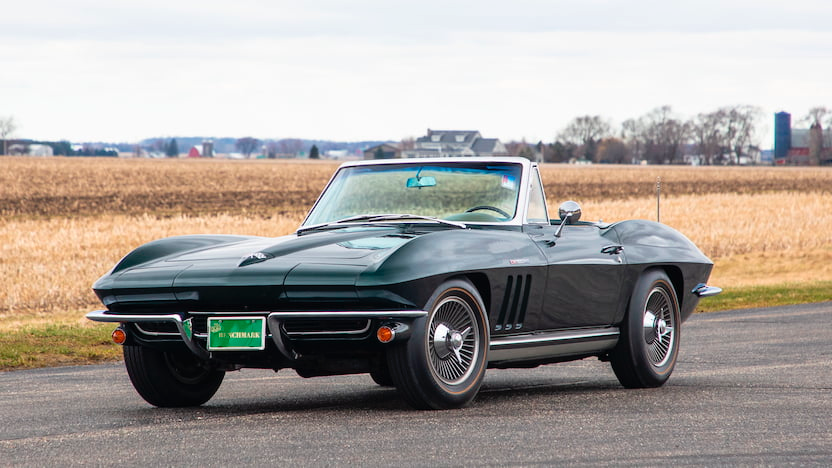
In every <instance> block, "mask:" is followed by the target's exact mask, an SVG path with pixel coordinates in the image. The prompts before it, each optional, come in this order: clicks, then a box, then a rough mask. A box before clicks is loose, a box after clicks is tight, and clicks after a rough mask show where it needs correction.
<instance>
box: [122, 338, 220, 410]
mask: <svg viewBox="0 0 832 468" xmlns="http://www.w3.org/2000/svg"><path fill="white" fill-rule="evenodd" d="M124 364H125V366H126V367H127V375H129V376H130V382H132V383H133V387H134V388H135V389H136V391H137V392H139V395H141V397H142V398H144V399H145V401H147V402H148V403H150V404H151V405H153V406H160V407H166V408H173V407H184V406H199V405H201V404H203V403H205V402H206V401H208V400H210V399H211V397H212V396H214V394H215V393H217V389H219V388H220V384H221V383H222V379H223V377H225V372H223V371H218V370H213V369H208V368H206V367H205V365H204V363H203V362H201V361H200V360H199V359H198V358H197V357H196V356H194V355H193V354H192V353H191V352H190V351H181V352H176V353H174V352H166V351H159V350H156V349H152V348H148V347H145V346H133V345H125V346H124Z"/></svg>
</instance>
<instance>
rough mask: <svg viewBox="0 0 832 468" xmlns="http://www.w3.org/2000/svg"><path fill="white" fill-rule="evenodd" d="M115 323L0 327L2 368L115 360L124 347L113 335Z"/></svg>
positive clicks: (0, 361) (29, 367)
mask: <svg viewBox="0 0 832 468" xmlns="http://www.w3.org/2000/svg"><path fill="white" fill-rule="evenodd" d="M114 328H115V326H114V325H113V324H95V325H93V326H80V325H69V324H54V325H30V326H25V327H23V328H21V329H19V330H10V331H0V370H12V369H31V368H36V367H53V366H67V365H77V364H92V363H96V362H103V361H114V360H117V359H120V358H121V347H120V346H118V345H116V344H114V343H113V341H112V339H111V338H110V334H111V333H112V331H113V329H114Z"/></svg>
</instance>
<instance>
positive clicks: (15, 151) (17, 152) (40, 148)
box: [9, 143, 55, 157]
mask: <svg viewBox="0 0 832 468" xmlns="http://www.w3.org/2000/svg"><path fill="white" fill-rule="evenodd" d="M54 154H55V153H54V151H53V150H52V147H51V146H49V145H42V144H38V143H15V144H13V145H10V146H9V155H10V156H39V157H44V156H53V155H54Z"/></svg>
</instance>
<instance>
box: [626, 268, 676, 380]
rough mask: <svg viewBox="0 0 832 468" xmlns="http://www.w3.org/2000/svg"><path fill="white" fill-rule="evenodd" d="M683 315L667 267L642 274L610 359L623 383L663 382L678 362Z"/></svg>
mask: <svg viewBox="0 0 832 468" xmlns="http://www.w3.org/2000/svg"><path fill="white" fill-rule="evenodd" d="M680 324H681V319H680V316H679V302H678V301H677V299H676V292H675V290H674V289H673V284H672V283H671V282H670V279H669V278H668V277H667V274H665V272H664V271H661V270H650V271H647V272H645V273H644V274H642V276H641V277H640V278H639V279H638V281H637V282H636V286H635V288H634V289H633V296H632V298H630V305H629V307H628V309H627V316H626V317H625V318H624V323H623V324H622V327H621V337H620V338H619V341H618V345H617V346H616V347H615V349H613V351H612V352H611V353H610V363H611V364H612V369H613V371H614V372H615V376H616V377H618V381H619V382H621V385H623V386H625V387H627V388H649V387H660V386H662V385H664V383H665V382H666V381H667V379H668V378H669V377H670V374H671V373H672V372H673V368H674V367H675V365H676V356H677V354H678V350H679V331H680Z"/></svg>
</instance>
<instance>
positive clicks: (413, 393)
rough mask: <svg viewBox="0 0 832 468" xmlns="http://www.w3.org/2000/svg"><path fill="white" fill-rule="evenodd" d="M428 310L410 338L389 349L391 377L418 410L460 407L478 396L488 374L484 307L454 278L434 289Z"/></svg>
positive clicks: (476, 295)
mask: <svg viewBox="0 0 832 468" xmlns="http://www.w3.org/2000/svg"><path fill="white" fill-rule="evenodd" d="M426 309H427V310H428V311H429V312H428V315H427V317H425V318H422V319H419V320H417V321H415V322H414V323H413V325H412V329H413V333H412V335H411V336H410V338H409V339H408V340H407V341H406V342H405V343H402V344H401V345H398V346H396V347H393V348H391V349H390V351H389V352H388V354H387V356H388V367H389V369H390V376H391V377H392V379H393V383H394V384H395V385H396V388H397V389H398V390H399V392H400V393H401V395H402V396H403V397H404V399H405V400H406V401H407V402H408V403H409V404H410V405H411V406H413V407H414V408H417V409H449V408H459V407H461V406H464V405H466V404H467V403H469V402H470V401H471V400H473V399H474V397H475V396H476V395H477V392H478V391H479V388H480V385H482V380H483V377H484V376H485V369H486V356H487V353H488V342H489V340H488V320H487V318H486V315H485V307H484V305H483V302H482V299H481V298H480V295H479V293H478V292H477V290H476V289H475V288H474V287H473V286H472V285H471V284H470V283H469V282H467V281H462V280H453V281H448V282H446V283H444V284H442V285H441V286H440V287H439V288H438V289H437V290H436V292H435V293H434V294H433V296H432V297H431V299H430V300H429V301H428V306H427V307H426Z"/></svg>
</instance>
